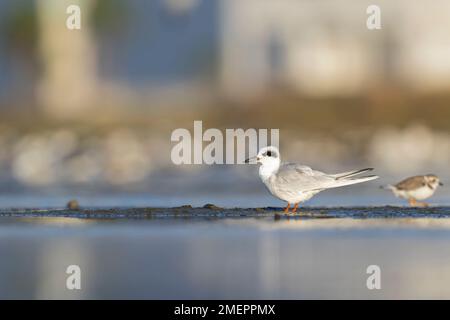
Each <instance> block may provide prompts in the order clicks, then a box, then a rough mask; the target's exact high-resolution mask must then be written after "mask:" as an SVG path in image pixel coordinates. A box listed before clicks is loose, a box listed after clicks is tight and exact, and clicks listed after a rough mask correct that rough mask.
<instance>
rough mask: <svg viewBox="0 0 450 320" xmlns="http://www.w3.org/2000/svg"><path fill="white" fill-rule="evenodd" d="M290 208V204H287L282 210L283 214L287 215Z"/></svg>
mask: <svg viewBox="0 0 450 320" xmlns="http://www.w3.org/2000/svg"><path fill="white" fill-rule="evenodd" d="M290 207H291V204H290V203H289V202H288V204H287V207H286V208H285V209H284V213H289V208H290Z"/></svg>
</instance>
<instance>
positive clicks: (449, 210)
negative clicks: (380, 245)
mask: <svg viewBox="0 0 450 320" xmlns="http://www.w3.org/2000/svg"><path fill="white" fill-rule="evenodd" d="M0 217H17V218H21V217H24V218H26V217H72V218H80V219H167V218H173V219H177V218H183V219H189V218H193V219H208V218H223V219H225V218H240V217H241V218H270V217H273V218H274V219H275V220H278V219H327V218H354V219H369V218H373V219H377V218H450V207H429V208H410V207H393V206H385V207H304V208H302V209H300V210H299V211H298V212H297V213H296V214H290V215H285V214H284V213H283V209H282V208H275V207H266V208H220V207H216V206H214V205H205V207H199V208H193V207H191V206H189V205H187V206H181V207H173V208H151V207H149V208H106V209H105V208H102V209H98V208H89V209H83V208H82V209H79V210H69V209H58V208H53V209H0Z"/></svg>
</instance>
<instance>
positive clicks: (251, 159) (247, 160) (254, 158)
mask: <svg viewBox="0 0 450 320" xmlns="http://www.w3.org/2000/svg"><path fill="white" fill-rule="evenodd" d="M255 160H258V158H257V157H250V158H248V159H245V161H244V162H245V163H254V162H255Z"/></svg>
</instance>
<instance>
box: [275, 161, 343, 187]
mask: <svg viewBox="0 0 450 320" xmlns="http://www.w3.org/2000/svg"><path fill="white" fill-rule="evenodd" d="M275 180H276V181H275V183H276V184H277V186H278V187H281V188H283V189H284V188H286V189H291V190H297V191H315V190H321V189H327V188H329V187H330V185H331V184H332V183H333V182H334V181H335V179H334V178H333V177H331V176H329V175H327V174H325V173H323V172H320V171H316V170H313V169H311V168H310V167H307V166H303V165H299V164H296V163H283V164H282V165H281V166H280V169H279V170H278V172H277V173H276V176H275Z"/></svg>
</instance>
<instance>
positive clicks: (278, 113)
mask: <svg viewBox="0 0 450 320" xmlns="http://www.w3.org/2000/svg"><path fill="white" fill-rule="evenodd" d="M71 4H77V5H79V6H80V8H81V13H82V16H81V30H69V29H67V28H66V19H67V18H68V16H69V14H67V13H66V8H67V7H68V6H69V5H71ZM371 4H373V3H372V1H365V0H358V1H356V0H355V1H349V0H315V1H312V0H266V1H259V0H153V1H144V0H129V1H123V0H70V1H69V0H35V1H33V0H2V1H0V207H27V206H42V207H49V206H63V205H64V204H65V202H66V201H67V200H69V199H71V198H76V199H80V203H81V205H88V206H112V205H114V206H144V205H156V206H167V205H181V204H193V205H200V204H204V203H207V202H214V203H216V204H219V205H226V206H253V205H281V203H280V202H279V201H278V200H276V199H273V198H272V197H271V196H269V194H268V193H267V192H266V191H265V190H264V186H263V185H262V184H261V183H260V181H259V178H258V176H257V169H256V166H243V165H239V166H231V165H229V166H226V165H213V166H208V165H182V166H175V165H173V164H172V161H171V159H170V151H171V148H172V147H173V146H174V145H175V143H172V142H171V141H170V135H171V132H172V131H173V130H174V129H177V128H187V129H188V130H190V131H191V132H192V130H193V121H194V120H202V121H203V127H204V129H206V128H219V129H223V130H224V129H225V128H244V129H247V128H256V129H258V128H268V129H270V128H279V129H280V146H281V149H282V156H283V158H284V159H285V160H294V161H298V162H301V163H303V164H306V165H311V166H313V167H314V168H317V169H319V170H323V171H330V172H331V171H339V170H348V169H357V168H358V167H367V166H373V167H375V168H376V173H377V174H379V175H380V176H382V179H380V180H379V181H376V182H374V183H370V184H366V185H361V188H352V189H349V188H344V189H341V190H335V191H330V192H327V193H324V194H323V196H320V197H316V198H315V199H314V200H312V201H311V202H310V204H312V205H336V204H341V205H360V204H385V203H399V202H398V200H395V199H394V198H393V196H392V195H390V194H387V193H386V192H384V191H381V190H377V189H376V188H377V187H378V185H379V184H384V183H391V182H396V181H398V180H400V179H402V178H404V177H407V176H411V175H415V174H425V173H435V174H437V175H439V176H441V178H442V180H443V181H444V183H445V182H447V181H448V182H450V174H449V172H448V165H449V163H450V33H449V31H448V30H449V28H450V2H448V1H446V0H435V1H433V2H432V3H429V2H427V1H423V0H420V1H415V2H414V4H413V5H412V4H411V3H410V2H409V1H407V0H394V1H393V0H390V1H387V0H379V1H377V5H379V6H380V8H381V26H382V29H381V30H368V29H367V27H366V20H367V18H368V14H367V13H366V9H367V7H368V6H369V5H371ZM445 193H446V192H445V191H444V189H443V190H439V191H438V193H437V194H436V197H435V198H434V199H433V202H436V203H440V204H450V197H448V196H446V195H445Z"/></svg>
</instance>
